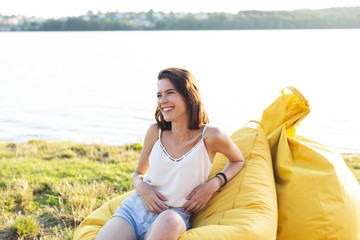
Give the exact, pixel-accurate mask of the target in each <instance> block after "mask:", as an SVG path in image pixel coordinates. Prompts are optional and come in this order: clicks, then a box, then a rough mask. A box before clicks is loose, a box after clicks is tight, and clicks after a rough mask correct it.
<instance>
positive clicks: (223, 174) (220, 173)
mask: <svg viewBox="0 0 360 240" xmlns="http://www.w3.org/2000/svg"><path fill="white" fill-rule="evenodd" d="M219 175H221V176H223V177H224V180H225V182H224V183H223V184H222V185H221V188H222V187H223V186H225V185H226V184H227V177H226V175H225V173H223V172H219V173H217V174H216V175H215V177H217V176H219ZM221 183H222V181H221Z"/></svg>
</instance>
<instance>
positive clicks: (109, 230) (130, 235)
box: [95, 217, 136, 240]
mask: <svg viewBox="0 0 360 240" xmlns="http://www.w3.org/2000/svg"><path fill="white" fill-rule="evenodd" d="M112 239H114V240H115V239H116V240H136V235H135V231H134V229H133V228H132V227H131V225H130V223H128V222H127V221H126V220H125V219H123V218H121V217H113V218H111V219H110V220H109V221H108V222H107V223H106V224H105V225H104V226H103V227H102V228H101V229H100V231H99V233H98V235H97V236H96V238H95V240H112Z"/></svg>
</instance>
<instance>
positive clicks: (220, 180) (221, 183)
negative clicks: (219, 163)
mask: <svg viewBox="0 0 360 240" xmlns="http://www.w3.org/2000/svg"><path fill="white" fill-rule="evenodd" d="M215 177H216V178H218V179H219V180H220V186H219V188H221V186H222V184H223V183H222V182H223V180H222V179H221V177H219V176H215Z"/></svg>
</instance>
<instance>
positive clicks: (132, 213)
mask: <svg viewBox="0 0 360 240" xmlns="http://www.w3.org/2000/svg"><path fill="white" fill-rule="evenodd" d="M169 210H173V211H175V212H177V213H178V214H179V215H180V216H181V217H182V219H183V220H184V222H185V225H186V230H188V229H189V228H190V217H191V214H190V213H185V212H183V210H182V209H181V208H172V207H169ZM159 214H160V213H152V212H149V211H148V210H147V209H146V207H145V205H144V203H143V201H142V200H141V197H140V195H139V194H138V193H137V192H135V193H134V194H132V195H131V196H129V197H128V198H126V199H125V200H124V201H123V202H122V204H121V206H119V207H118V208H117V209H116V211H115V213H114V215H113V216H112V217H111V218H113V217H122V218H124V219H125V220H126V221H127V222H129V223H130V225H131V227H132V228H133V229H134V231H135V234H136V237H137V239H140V240H143V239H144V237H145V235H146V233H147V232H148V231H149V229H150V227H151V225H152V223H153V222H154V221H155V219H156V218H157V216H159Z"/></svg>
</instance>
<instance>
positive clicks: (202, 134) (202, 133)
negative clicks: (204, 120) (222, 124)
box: [201, 124, 207, 137]
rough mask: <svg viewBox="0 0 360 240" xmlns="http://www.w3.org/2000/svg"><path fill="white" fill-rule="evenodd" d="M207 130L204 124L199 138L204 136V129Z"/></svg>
mask: <svg viewBox="0 0 360 240" xmlns="http://www.w3.org/2000/svg"><path fill="white" fill-rule="evenodd" d="M206 128H207V125H206V124H204V128H203V130H202V132H201V137H203V136H204V132H205V129H206Z"/></svg>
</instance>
